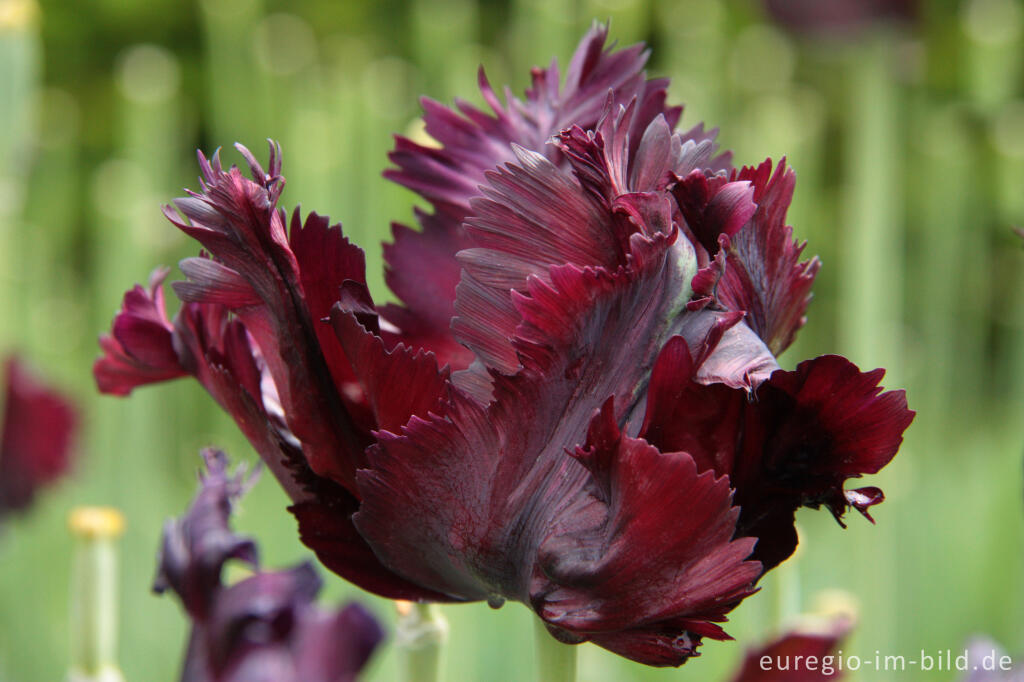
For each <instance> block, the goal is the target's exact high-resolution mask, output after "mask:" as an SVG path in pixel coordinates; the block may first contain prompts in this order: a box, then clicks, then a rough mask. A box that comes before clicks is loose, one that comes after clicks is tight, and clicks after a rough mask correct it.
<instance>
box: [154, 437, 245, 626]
mask: <svg viewBox="0 0 1024 682" xmlns="http://www.w3.org/2000/svg"><path fill="white" fill-rule="evenodd" d="M203 458H204V460H205V461H206V469H207V470H206V474H204V475H201V476H200V484H201V485H200V489H199V492H198V494H197V495H196V498H195V500H193V502H192V504H191V506H190V507H189V510H188V512H186V514H185V515H184V516H183V517H181V518H180V519H175V520H171V521H168V522H167V524H166V525H165V526H164V533H163V539H162V543H161V548H160V557H159V560H158V568H157V575H156V579H155V580H154V581H153V589H154V590H155V591H156V592H164V591H165V590H168V589H171V590H174V592H175V593H177V595H178V597H179V598H180V599H181V602H182V604H184V606H185V608H186V609H187V610H188V612H189V614H190V615H191V616H192V617H193V618H196V619H200V620H203V619H206V618H207V617H208V615H209V613H210V609H211V606H212V602H213V600H214V597H215V594H216V592H217V590H219V589H220V575H221V570H222V569H223V567H224V564H225V563H227V561H228V560H229V559H239V560H241V561H244V562H246V563H248V564H250V565H251V566H253V567H255V566H256V564H257V562H258V559H257V553H256V543H255V542H253V541H252V540H251V539H249V538H243V537H241V536H239V535H236V534H235V533H234V532H233V531H232V530H231V527H230V525H229V519H230V517H231V509H232V506H233V505H234V503H235V501H236V500H237V499H238V498H239V497H241V496H242V495H243V494H244V493H245V491H246V490H247V489H248V488H249V487H250V486H251V485H252V483H253V480H254V479H253V478H252V477H251V476H246V474H245V472H244V470H243V471H239V472H237V473H235V474H234V475H229V474H228V459H227V455H225V454H224V453H223V452H221V451H219V450H204V451H203Z"/></svg>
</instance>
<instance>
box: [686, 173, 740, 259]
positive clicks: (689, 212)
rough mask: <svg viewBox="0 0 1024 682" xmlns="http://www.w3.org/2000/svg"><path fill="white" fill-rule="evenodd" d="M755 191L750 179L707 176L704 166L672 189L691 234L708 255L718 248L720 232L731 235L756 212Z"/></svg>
mask: <svg viewBox="0 0 1024 682" xmlns="http://www.w3.org/2000/svg"><path fill="white" fill-rule="evenodd" d="M754 192H755V188H754V187H752V186H751V184H750V183H749V182H746V181H743V180H739V181H733V182H730V181H729V179H728V178H727V177H726V176H725V175H713V176H711V177H708V176H707V175H706V173H705V171H704V170H702V169H698V170H694V171H692V172H690V174H689V175H687V176H686V177H684V178H682V179H681V180H679V181H678V182H677V183H676V184H675V186H674V187H673V188H672V196H673V197H674V198H675V200H676V203H677V204H678V206H679V210H680V211H681V212H682V214H683V219H684V220H685V221H686V228H687V229H688V230H689V234H691V235H692V236H693V238H694V239H695V240H696V241H697V242H699V243H700V244H701V245H702V246H703V247H704V249H705V250H706V251H707V252H708V253H709V254H714V253H715V252H716V251H717V250H718V247H719V236H720V235H723V234H724V235H727V236H728V237H732V236H733V235H734V234H736V233H737V232H738V231H739V230H740V228H742V227H743V226H744V225H746V224H747V221H748V220H750V217H751V216H753V215H754V213H755V211H756V210H757V205H756V204H755V203H754Z"/></svg>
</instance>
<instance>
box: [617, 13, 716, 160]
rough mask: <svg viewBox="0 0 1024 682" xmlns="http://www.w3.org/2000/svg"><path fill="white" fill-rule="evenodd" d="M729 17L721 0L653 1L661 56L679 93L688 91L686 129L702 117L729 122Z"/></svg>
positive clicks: (684, 121) (703, 118) (702, 119)
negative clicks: (727, 23)
mask: <svg viewBox="0 0 1024 682" xmlns="http://www.w3.org/2000/svg"><path fill="white" fill-rule="evenodd" d="M726 20H727V16H726V8H725V5H724V4H723V2H722V0H706V1H705V2H676V1H675V0H660V1H659V2H657V3H655V5H654V9H653V26H652V30H653V31H654V32H655V33H656V35H657V36H658V39H659V43H660V44H661V46H663V48H664V49H662V50H661V51H659V52H658V59H659V60H660V61H661V64H662V65H663V67H662V68H664V69H666V70H667V73H666V75H668V76H669V77H670V78H672V87H673V89H674V90H675V92H680V93H684V94H683V96H682V97H681V99H683V100H685V102H686V111H684V112H683V123H682V125H681V126H680V127H681V128H682V129H684V130H685V129H686V128H688V127H690V126H693V125H696V124H697V123H699V122H700V121H714V122H715V124H718V123H723V124H724V123H726V122H727V121H726V117H725V113H726V110H727V109H728V107H727V106H726V104H727V102H728V101H729V99H730V96H731V90H730V85H731V82H730V81H729V80H728V79H726V78H725V73H724V65H725V63H726V62H727V61H728V60H727V59H726V57H725V51H726V45H727V41H726V39H725V35H726V33H727V31H726ZM623 42H626V41H623ZM725 147H726V148H731V147H732V142H729V141H726V144H725Z"/></svg>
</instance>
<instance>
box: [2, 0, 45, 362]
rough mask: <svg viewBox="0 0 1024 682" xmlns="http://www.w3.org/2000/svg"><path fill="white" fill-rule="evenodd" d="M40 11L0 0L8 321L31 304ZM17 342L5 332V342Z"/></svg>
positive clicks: (25, 0)
mask: <svg viewBox="0 0 1024 682" xmlns="http://www.w3.org/2000/svg"><path fill="white" fill-rule="evenodd" d="M38 15H39V6H38V5H37V4H36V2H35V1H34V0H0V320H3V321H5V322H9V321H11V320H21V319H23V317H24V314H25V310H26V308H27V304H25V305H22V303H24V302H25V301H26V299H27V298H28V297H27V296H24V295H23V291H22V290H21V286H22V281H21V278H22V277H23V275H24V274H25V273H24V270H25V267H24V265H23V264H22V263H21V261H20V260H19V253H20V247H21V245H22V242H23V239H22V238H21V235H22V234H23V232H24V230H23V228H22V226H21V222H20V221H21V209H22V204H23V197H24V194H25V180H26V178H25V175H26V169H27V168H28V165H29V164H28V158H27V154H28V152H29V150H30V142H31V140H32V135H33V132H34V131H33V120H34V115H35V96H36V88H37V85H38V81H39V71H40V53H41V51H42V50H41V46H40V40H39V29H38V23H39V22H38ZM16 327H17V325H3V326H0V329H5V328H6V329H13V328H16ZM13 341H15V339H11V338H7V332H6V331H0V345H4V346H7V345H10V344H11V343H12V342H13ZM19 341H21V342H23V343H24V342H25V340H24V339H19Z"/></svg>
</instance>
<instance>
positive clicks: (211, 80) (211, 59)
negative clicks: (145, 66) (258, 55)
mask: <svg viewBox="0 0 1024 682" xmlns="http://www.w3.org/2000/svg"><path fill="white" fill-rule="evenodd" d="M200 7H201V8H202V14H201V16H202V19H203V33H204V39H205V43H206V59H204V60H203V63H204V64H205V72H206V79H207V89H206V96H205V97H204V98H203V99H204V100H205V101H206V102H207V106H209V111H208V114H209V120H210V122H211V126H212V131H211V132H212V137H213V139H215V140H218V141H221V140H226V141H227V142H226V143H225V144H231V143H232V142H242V143H244V144H247V145H249V146H251V147H253V148H256V143H257V142H258V141H260V140H263V139H265V138H266V137H267V136H268V133H267V130H266V126H267V125H268V123H269V122H268V121H267V120H266V119H265V116H266V112H267V111H269V110H270V109H272V107H269V106H268V104H269V102H268V99H269V97H268V87H267V82H266V79H265V73H264V72H263V71H261V70H259V69H254V68H252V63H253V60H254V57H255V55H254V49H253V48H254V45H253V42H254V37H255V27H256V24H257V21H258V20H259V18H260V17H261V16H262V15H263V3H262V2H261V1H260V0H204V1H203V2H201V3H200Z"/></svg>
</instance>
